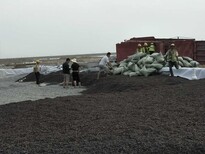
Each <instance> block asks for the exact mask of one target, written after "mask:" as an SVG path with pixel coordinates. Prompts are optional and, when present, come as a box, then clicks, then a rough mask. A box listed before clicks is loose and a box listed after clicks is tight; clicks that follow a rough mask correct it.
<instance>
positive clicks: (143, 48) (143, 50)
mask: <svg viewBox="0 0 205 154" xmlns="http://www.w3.org/2000/svg"><path fill="white" fill-rule="evenodd" d="M142 52H144V53H148V52H149V47H148V44H147V43H146V42H145V43H144V45H143V47H142Z"/></svg>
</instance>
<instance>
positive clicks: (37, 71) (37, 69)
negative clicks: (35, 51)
mask: <svg viewBox="0 0 205 154" xmlns="http://www.w3.org/2000/svg"><path fill="white" fill-rule="evenodd" d="M40 71H41V67H40V61H39V60H36V64H35V66H34V67H33V72H34V73H35V77H36V84H37V85H40Z"/></svg>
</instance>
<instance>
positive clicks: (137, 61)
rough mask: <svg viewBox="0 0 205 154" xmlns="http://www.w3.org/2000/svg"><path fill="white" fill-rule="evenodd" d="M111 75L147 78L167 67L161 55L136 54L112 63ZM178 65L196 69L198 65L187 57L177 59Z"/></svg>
mask: <svg viewBox="0 0 205 154" xmlns="http://www.w3.org/2000/svg"><path fill="white" fill-rule="evenodd" d="M112 65H113V70H112V72H113V74H114V75H117V74H123V75H128V76H130V77H132V76H146V77H147V76H149V75H152V74H154V73H158V72H159V71H160V70H161V69H162V68H163V67H165V66H166V65H167V63H166V61H165V58H164V56H163V54H162V53H153V54H151V55H149V54H146V53H142V52H137V53H136V54H133V55H130V56H128V58H127V59H124V60H123V61H121V62H119V64H116V63H113V64H112ZM179 65H180V66H181V67H197V66H199V63H198V62H197V61H194V60H192V59H191V58H189V57H179Z"/></svg>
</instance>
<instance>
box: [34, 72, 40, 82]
mask: <svg viewBox="0 0 205 154" xmlns="http://www.w3.org/2000/svg"><path fill="white" fill-rule="evenodd" d="M35 76H36V84H40V73H39V72H35Z"/></svg>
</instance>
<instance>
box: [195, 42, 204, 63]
mask: <svg viewBox="0 0 205 154" xmlns="http://www.w3.org/2000/svg"><path fill="white" fill-rule="evenodd" d="M195 57H196V61H198V62H199V63H200V64H205V41H196V51H195Z"/></svg>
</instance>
